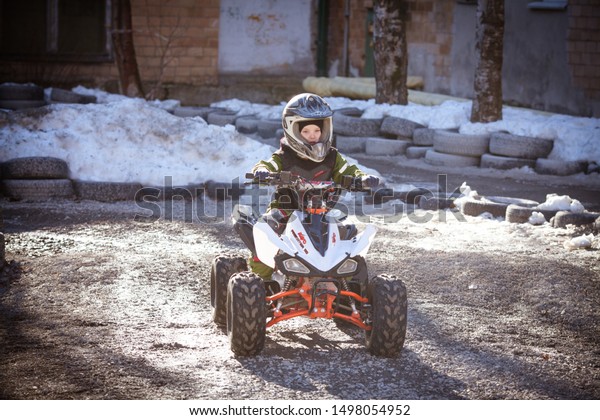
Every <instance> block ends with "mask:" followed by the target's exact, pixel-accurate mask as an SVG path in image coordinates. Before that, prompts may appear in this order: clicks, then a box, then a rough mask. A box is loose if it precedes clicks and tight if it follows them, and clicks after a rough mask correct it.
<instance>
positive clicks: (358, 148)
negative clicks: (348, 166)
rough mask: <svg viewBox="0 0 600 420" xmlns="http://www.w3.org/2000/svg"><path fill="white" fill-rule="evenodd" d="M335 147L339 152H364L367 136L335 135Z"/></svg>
mask: <svg viewBox="0 0 600 420" xmlns="http://www.w3.org/2000/svg"><path fill="white" fill-rule="evenodd" d="M335 138H336V148H337V149H338V150H339V151H340V152H341V153H364V151H365V149H366V144H367V139H368V137H348V136H340V135H335Z"/></svg>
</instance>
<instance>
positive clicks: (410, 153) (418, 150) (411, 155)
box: [406, 146, 431, 159]
mask: <svg viewBox="0 0 600 420" xmlns="http://www.w3.org/2000/svg"><path fill="white" fill-rule="evenodd" d="M428 150H431V147H429V146H409V147H407V148H406V157H407V158H408V159H423V158H424V157H425V154H427V151H428Z"/></svg>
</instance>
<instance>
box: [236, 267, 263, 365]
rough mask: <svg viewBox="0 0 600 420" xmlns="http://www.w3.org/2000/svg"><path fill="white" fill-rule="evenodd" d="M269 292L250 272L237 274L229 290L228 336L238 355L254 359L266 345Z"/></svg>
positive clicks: (257, 277) (259, 279)
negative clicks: (266, 301) (267, 296)
mask: <svg viewBox="0 0 600 420" xmlns="http://www.w3.org/2000/svg"><path fill="white" fill-rule="evenodd" d="M265 299H266V293H265V286H264V283H263V281H262V279H261V278H260V277H259V276H257V275H256V274H254V273H253V272H251V271H245V272H242V273H237V274H235V275H233V276H232V277H231V279H230V280H229V285H228V287H227V335H228V336H229V344H230V347H231V351H233V353H234V354H235V355H236V356H254V355H257V354H258V353H260V352H261V350H262V349H263V347H264V345H265V333H266V328H267V325H266V305H265Z"/></svg>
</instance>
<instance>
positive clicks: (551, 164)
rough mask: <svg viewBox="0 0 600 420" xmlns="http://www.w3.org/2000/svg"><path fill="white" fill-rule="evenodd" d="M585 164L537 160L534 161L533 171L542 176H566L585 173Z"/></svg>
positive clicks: (581, 162) (580, 162)
mask: <svg viewBox="0 0 600 420" xmlns="http://www.w3.org/2000/svg"><path fill="white" fill-rule="evenodd" d="M586 169H587V163H586V162H583V161H562V160H554V159H544V158H539V159H537V160H536V161H535V171H536V172H537V173H538V174H542V175H558V176H567V175H573V174H577V173H580V172H585V170H586Z"/></svg>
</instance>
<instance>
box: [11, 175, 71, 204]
mask: <svg viewBox="0 0 600 420" xmlns="http://www.w3.org/2000/svg"><path fill="white" fill-rule="evenodd" d="M2 190H3V191H4V195H5V196H6V197H8V198H10V199H12V200H23V201H47V200H51V199H53V198H64V199H73V197H74V190H73V184H72V183H71V180H70V179H5V180H3V181H2Z"/></svg>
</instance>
